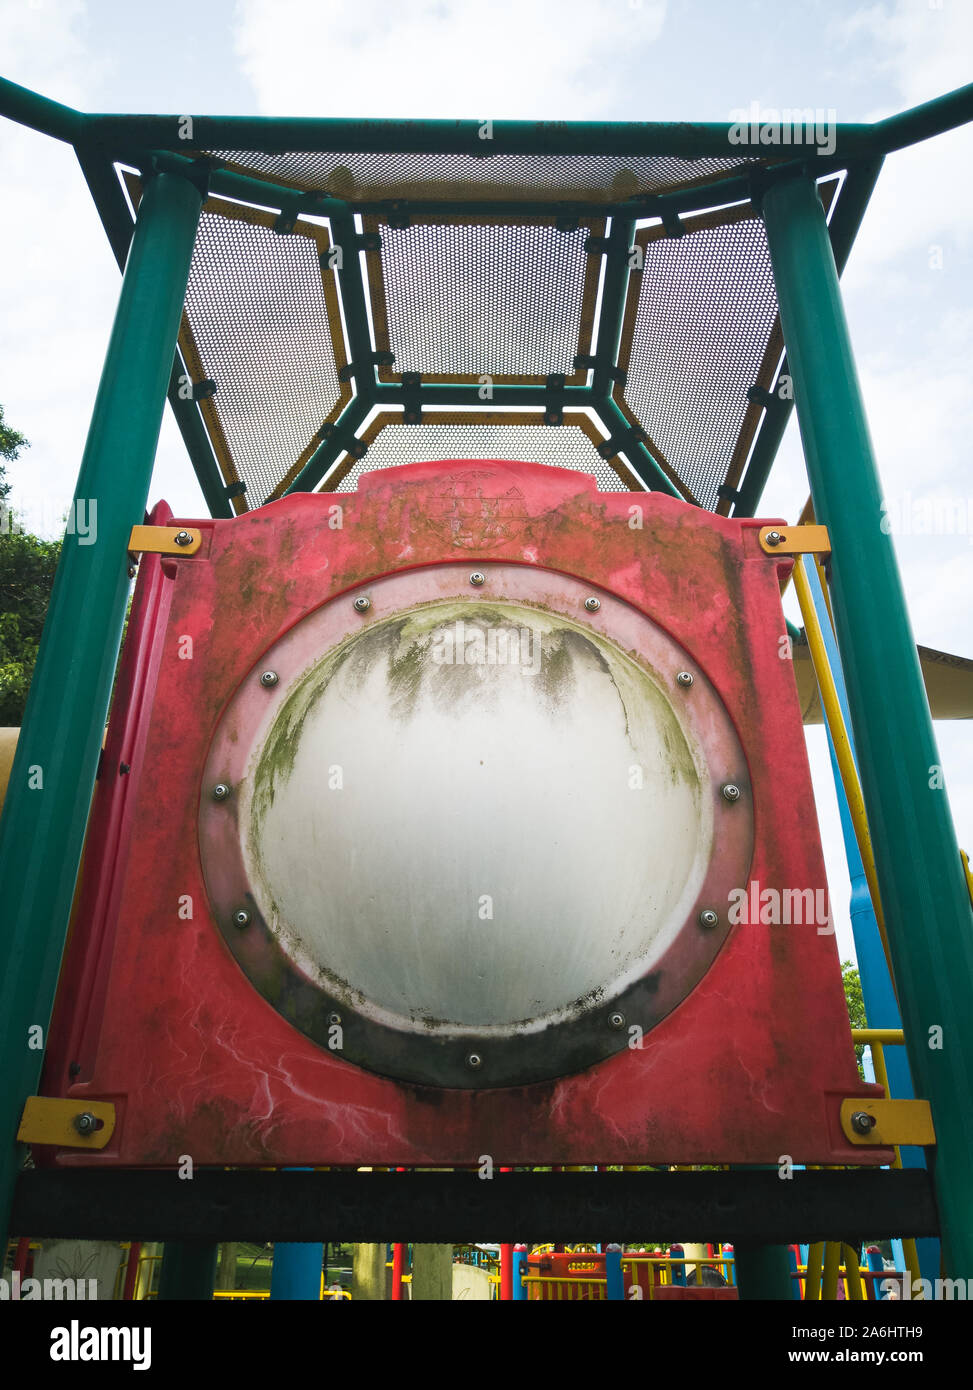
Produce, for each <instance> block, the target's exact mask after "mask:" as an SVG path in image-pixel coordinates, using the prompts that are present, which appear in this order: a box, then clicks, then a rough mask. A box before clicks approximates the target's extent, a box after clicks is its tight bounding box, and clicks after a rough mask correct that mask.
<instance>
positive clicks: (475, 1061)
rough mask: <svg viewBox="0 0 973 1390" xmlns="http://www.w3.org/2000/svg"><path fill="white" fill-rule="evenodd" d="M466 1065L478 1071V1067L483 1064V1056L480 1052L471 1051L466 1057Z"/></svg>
mask: <svg viewBox="0 0 973 1390" xmlns="http://www.w3.org/2000/svg"><path fill="white" fill-rule="evenodd" d="M466 1065H467V1066H468V1067H470V1068H471V1069H472V1070H473V1071H476V1069H477V1067H480V1066H482V1065H483V1058H482V1057H481V1056H480V1054H479V1053H478V1052H471V1053H470V1055H469V1056H468V1057H467V1059H466Z"/></svg>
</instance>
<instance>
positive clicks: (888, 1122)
mask: <svg viewBox="0 0 973 1390" xmlns="http://www.w3.org/2000/svg"><path fill="white" fill-rule="evenodd" d="M841 1128H842V1132H843V1133H844V1136H845V1138H846V1139H848V1140H849V1141H850V1142H851V1143H852V1144H862V1145H864V1146H865V1147H866V1148H867V1147H869V1146H871V1147H873V1148H874V1147H875V1146H878V1145H880V1146H881V1147H883V1148H887V1149H888V1148H892V1147H893V1146H894V1145H895V1144H919V1145H926V1144H935V1142H936V1131H935V1130H934V1129H933V1123H932V1111H931V1110H930V1108H929V1102H928V1101H927V1100H862V1099H861V1098H858V1099H857V1100H843V1101H842V1102H841Z"/></svg>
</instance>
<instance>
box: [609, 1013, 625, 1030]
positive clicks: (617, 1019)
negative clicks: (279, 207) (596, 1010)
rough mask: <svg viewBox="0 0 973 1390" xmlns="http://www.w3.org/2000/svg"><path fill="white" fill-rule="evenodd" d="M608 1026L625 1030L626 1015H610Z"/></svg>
mask: <svg viewBox="0 0 973 1390" xmlns="http://www.w3.org/2000/svg"><path fill="white" fill-rule="evenodd" d="M608 1026H609V1028H624V1027H625V1015H624V1014H619V1013H614V1014H609V1016H608Z"/></svg>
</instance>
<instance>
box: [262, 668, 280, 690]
mask: <svg viewBox="0 0 973 1390" xmlns="http://www.w3.org/2000/svg"><path fill="white" fill-rule="evenodd" d="M279 680H280V676H278V674H277V672H276V671H264V673H263V675H262V676H261V677H260V684H261V685H265V686H266V687H267V689H268V690H269V689H270V688H271V686H274V685H276V684H277V682H278V681H279Z"/></svg>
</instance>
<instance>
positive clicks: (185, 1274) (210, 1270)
mask: <svg viewBox="0 0 973 1390" xmlns="http://www.w3.org/2000/svg"><path fill="white" fill-rule="evenodd" d="M219 1249H220V1247H219V1246H218V1245H214V1244H211V1243H210V1242H209V1241H206V1240H181V1241H168V1240H167V1241H166V1243H165V1246H164V1247H163V1251H162V1270H161V1272H160V1274H159V1301H160V1303H161V1302H166V1301H168V1300H170V1299H182V1300H183V1301H186V1300H189V1299H192V1300H194V1301H196V1302H198V1303H208V1302H210V1301H211V1300H212V1297H213V1288H214V1286H215V1284H216V1260H217V1256H218V1254H219Z"/></svg>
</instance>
